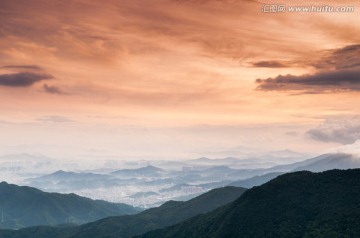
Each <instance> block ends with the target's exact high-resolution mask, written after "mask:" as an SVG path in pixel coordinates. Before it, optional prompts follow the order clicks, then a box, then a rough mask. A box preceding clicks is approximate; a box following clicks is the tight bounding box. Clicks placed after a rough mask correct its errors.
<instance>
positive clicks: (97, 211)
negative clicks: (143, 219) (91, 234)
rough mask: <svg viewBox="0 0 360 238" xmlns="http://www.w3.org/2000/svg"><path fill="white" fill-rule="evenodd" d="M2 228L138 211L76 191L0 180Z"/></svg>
mask: <svg viewBox="0 0 360 238" xmlns="http://www.w3.org/2000/svg"><path fill="white" fill-rule="evenodd" d="M0 209H1V211H0V212H1V213H2V214H1V215H2V217H3V222H1V223H0V227H1V228H11V229H17V228H22V227H28V226H37V225H58V224H62V223H65V222H72V223H86V222H90V221H95V220H98V219H101V218H105V217H108V216H115V215H124V214H134V213H137V212H138V210H137V209H136V208H134V207H131V206H129V205H126V204H114V203H109V202H105V201H100V200H91V199H88V198H84V197H80V196H77V195H75V194H59V193H46V192H43V191H40V190H38V189H35V188H31V187H26V186H17V185H12V184H8V183H6V182H2V183H0Z"/></svg>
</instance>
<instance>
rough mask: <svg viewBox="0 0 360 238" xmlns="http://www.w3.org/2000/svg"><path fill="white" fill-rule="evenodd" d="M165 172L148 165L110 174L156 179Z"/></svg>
mask: <svg viewBox="0 0 360 238" xmlns="http://www.w3.org/2000/svg"><path fill="white" fill-rule="evenodd" d="M163 172H165V171H164V170H163V169H160V168H158V167H155V166H152V165H148V166H146V167H141V168H138V169H122V170H117V171H114V172H112V173H111V174H113V175H117V176H124V177H139V176H140V177H157V176H159V175H160V174H161V173H163Z"/></svg>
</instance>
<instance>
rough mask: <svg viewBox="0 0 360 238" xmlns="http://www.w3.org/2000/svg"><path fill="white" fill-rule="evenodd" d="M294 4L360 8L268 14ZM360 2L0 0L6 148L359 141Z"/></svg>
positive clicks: (86, 149)
mask: <svg viewBox="0 0 360 238" xmlns="http://www.w3.org/2000/svg"><path fill="white" fill-rule="evenodd" d="M284 2H285V3H286V6H307V5H309V6H310V5H316V6H322V5H329V6H352V7H354V12H289V11H286V12H281V13H280V12H277V13H264V12H262V7H263V6H264V5H269V4H284ZM359 11H360V1H358V0H351V1H348V0H345V1H341V2H340V1H332V0H331V1H330V0H328V1H323V0H316V1H298V0H286V1H278V0H264V1H255V0H152V1H148V0H132V1H118V0H103V1H95V0H62V1H59V0H52V1H46V0H26V1H25V0H0V131H1V133H0V154H7V153H37V154H43V155H48V156H53V157H64V158H83V159H90V158H95V159H96V158H105V157H106V158H119V159H186V158H187V159H191V158H195V157H201V156H208V157H213V158H216V157H226V156H240V155H242V154H243V153H244V151H251V152H259V153H260V152H264V151H278V150H287V149H288V150H294V151H297V152H301V153H315V154H318V153H323V152H324V151H327V150H329V149H332V148H336V147H337V146H343V145H346V146H348V145H351V144H352V143H355V142H356V141H357V140H358V139H360V107H359V105H358V102H359V100H360V57H359V56H360V24H358V22H359V21H360V14H359Z"/></svg>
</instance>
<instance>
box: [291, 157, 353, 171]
mask: <svg viewBox="0 0 360 238" xmlns="http://www.w3.org/2000/svg"><path fill="white" fill-rule="evenodd" d="M310 161H311V162H312V163H310V164H309V163H307V164H304V165H300V166H298V167H297V168H295V169H294V171H301V170H307V171H312V172H321V171H325V170H330V169H352V168H360V157H359V156H355V155H351V154H327V155H326V156H320V157H316V158H314V159H313V160H310Z"/></svg>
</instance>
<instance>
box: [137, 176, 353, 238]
mask: <svg viewBox="0 0 360 238" xmlns="http://www.w3.org/2000/svg"><path fill="white" fill-rule="evenodd" d="M359 202H360V169H353V170H331V171H326V172H322V173H312V172H308V171H301V172H294V173H289V174H285V175H280V176H279V177H277V178H276V179H274V180H271V181H270V182H268V183H266V184H264V185H262V186H259V187H254V188H252V189H249V190H248V191H246V192H245V193H244V194H243V195H242V196H241V197H240V198H238V199H237V200H236V201H234V202H233V203H231V204H229V205H227V206H224V207H221V208H219V209H217V210H215V211H213V212H210V213H207V214H204V215H199V216H196V217H194V218H191V219H188V220H186V221H184V222H182V223H179V224H177V225H174V226H171V227H168V228H165V229H160V230H154V231H150V232H148V233H146V234H143V235H140V236H138V238H198V237H206V238H223V237H226V238H242V237H244V238H245V237H251V238H264V237H279V238H300V237H304V238H310V237H313V238H315V237H316V238H328V237H360V219H359V218H360V206H359Z"/></svg>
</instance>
